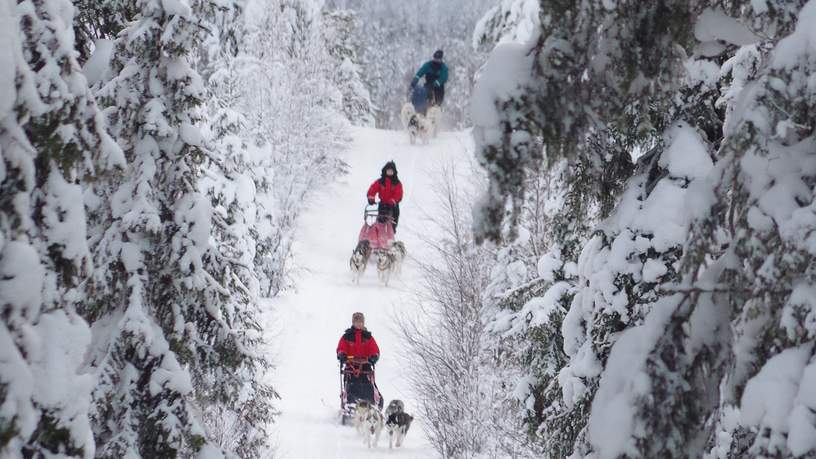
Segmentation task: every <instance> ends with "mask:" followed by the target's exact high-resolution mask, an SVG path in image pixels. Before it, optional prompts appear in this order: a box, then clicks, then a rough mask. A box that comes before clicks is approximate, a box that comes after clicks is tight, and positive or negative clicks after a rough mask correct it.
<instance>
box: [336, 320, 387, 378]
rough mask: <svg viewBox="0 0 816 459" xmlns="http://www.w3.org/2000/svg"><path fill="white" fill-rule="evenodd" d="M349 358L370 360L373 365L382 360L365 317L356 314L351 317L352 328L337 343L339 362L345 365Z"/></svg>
mask: <svg viewBox="0 0 816 459" xmlns="http://www.w3.org/2000/svg"><path fill="white" fill-rule="evenodd" d="M349 357H354V358H360V359H364V360H368V362H369V363H370V364H372V365H374V364H376V363H377V360H379V358H380V348H379V347H378V346H377V341H376V340H375V339H374V337H373V336H371V332H370V331H368V330H367V329H366V328H365V316H363V313H362V312H355V313H354V314H352V316H351V327H349V328H348V329H346V331H345V332H343V336H341V337H340V342H338V343H337V360H339V361H340V363H345V361H346V360H347V359H348V358H349Z"/></svg>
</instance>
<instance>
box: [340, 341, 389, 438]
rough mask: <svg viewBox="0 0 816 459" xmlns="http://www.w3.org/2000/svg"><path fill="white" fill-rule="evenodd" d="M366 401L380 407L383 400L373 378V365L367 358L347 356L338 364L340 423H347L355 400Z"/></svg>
mask: <svg viewBox="0 0 816 459" xmlns="http://www.w3.org/2000/svg"><path fill="white" fill-rule="evenodd" d="M361 400H366V401H368V402H369V403H370V404H371V405H372V406H375V407H378V408H379V409H382V405H383V400H382V396H381V395H380V390H379V389H378V388H377V383H376V381H375V379H374V366H373V365H371V364H370V363H369V362H368V360H366V359H360V358H354V357H352V356H349V357H348V360H347V361H346V362H345V364H343V363H341V364H340V423H341V424H342V425H348V424H350V423H351V420H352V418H353V417H354V412H355V411H356V409H357V402H359V401H361Z"/></svg>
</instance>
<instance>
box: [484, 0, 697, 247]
mask: <svg viewBox="0 0 816 459" xmlns="http://www.w3.org/2000/svg"><path fill="white" fill-rule="evenodd" d="M700 9H701V5H700V3H699V2H685V1H677V2H668V3H665V2H661V3H654V4H649V5H642V4H641V3H640V2H621V3H618V4H616V5H615V6H614V7H613V8H607V7H606V6H604V4H603V2H602V1H600V0H597V1H595V0H593V1H591V2H585V3H582V4H581V7H580V8H579V7H575V6H574V5H573V2H541V9H540V13H539V14H540V23H541V24H542V27H541V29H540V33H539V35H538V38H537V40H536V41H535V42H533V43H532V45H531V46H522V45H514V44H506V45H500V46H498V47H497V48H496V49H495V50H494V52H493V53H492V55H491V57H490V60H489V62H488V63H487V65H486V67H485V69H484V70H483V72H482V75H481V80H480V81H484V84H481V83H480V85H481V87H482V88H483V90H481V91H480V90H479V88H478V87H477V89H476V91H475V94H474V101H473V103H474V105H475V107H474V109H473V110H474V114H473V116H474V124H475V127H476V129H475V131H474V133H475V135H476V138H477V142H478V151H477V154H479V155H480V157H481V158H482V159H481V161H482V163H483V164H484V166H485V168H486V169H487V171H488V174H489V177H490V188H489V189H488V191H487V192H486V193H485V194H484V197H483V200H482V202H481V203H480V205H479V206H478V211H477V218H476V221H475V223H476V227H475V229H476V232H477V240H479V241H481V240H483V239H493V240H499V239H500V238H501V231H500V228H501V222H502V221H503V220H504V218H505V204H507V203H509V204H510V205H511V209H512V212H511V213H510V221H511V222H512V223H514V224H515V223H516V222H517V221H518V218H519V216H520V211H521V205H522V202H523V196H524V178H525V176H526V172H525V171H527V170H529V171H534V170H536V169H537V167H536V166H537V165H538V164H540V163H541V161H542V159H543V155H542V150H541V147H540V144H539V143H538V141H537V140H538V139H540V140H542V141H543V143H544V145H545V149H546V155H547V158H548V160H549V161H551V162H552V163H554V162H555V160H556V159H558V158H559V157H567V158H570V159H573V161H574V162H578V163H584V164H585V165H587V166H589V169H587V171H586V173H587V174H588V177H589V178H593V179H592V180H589V181H588V182H587V185H588V186H590V187H593V188H594V191H595V193H596V195H597V199H598V200H601V199H603V198H604V195H609V194H610V193H608V192H606V191H605V187H604V186H600V185H601V184H603V183H617V184H621V183H622V181H623V180H625V179H626V178H628V177H629V175H630V174H631V170H632V169H631V161H630V152H631V148H628V147H629V146H631V145H633V144H634V145H638V144H644V145H646V146H648V145H649V144H651V143H653V139H654V131H655V129H656V130H658V131H659V130H660V129H661V126H659V125H658V123H659V122H660V121H661V119H662V116H661V115H660V114H661V111H660V108H661V107H665V106H667V105H668V104H667V99H668V98H670V97H671V95H672V94H673V90H674V89H676V87H677V86H678V81H677V78H676V76H677V75H678V72H679V71H681V69H682V67H681V65H680V64H681V58H682V55H681V53H679V52H678V50H679V49H681V48H678V47H677V46H676V45H680V47H686V48H687V47H689V44H690V42H691V38H692V26H693V21H692V20H691V18H692V17H694V15H695V14H696V12H697V11H698V10H700ZM622 141H623V142H622ZM592 142H597V143H598V144H599V146H601V147H602V148H588V147H590V146H591V145H592ZM609 147H612V148H609ZM607 150H610V151H607ZM607 208H609V206H607Z"/></svg>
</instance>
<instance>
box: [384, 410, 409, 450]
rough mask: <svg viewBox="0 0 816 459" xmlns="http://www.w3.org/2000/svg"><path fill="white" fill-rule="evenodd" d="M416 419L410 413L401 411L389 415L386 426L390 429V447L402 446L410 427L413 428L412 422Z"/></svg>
mask: <svg viewBox="0 0 816 459" xmlns="http://www.w3.org/2000/svg"><path fill="white" fill-rule="evenodd" d="M413 420H414V418H413V416H411V415H410V414H408V413H406V412H404V411H399V412H396V413H392V414H391V415H390V416H388V418H387V420H386V422H385V427H386V429H388V447H389V448H393V447H395V446H396V447H397V448H399V447H401V446H402V442H403V441H405V436H406V435H407V434H408V429H410V428H411V422H412V421H413Z"/></svg>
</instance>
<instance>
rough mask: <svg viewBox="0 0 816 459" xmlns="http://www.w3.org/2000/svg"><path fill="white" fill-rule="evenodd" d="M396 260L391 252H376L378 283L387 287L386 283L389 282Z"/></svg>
mask: <svg viewBox="0 0 816 459" xmlns="http://www.w3.org/2000/svg"><path fill="white" fill-rule="evenodd" d="M395 263H396V260H395V258H394V254H393V253H391V250H390V249H389V250H380V251H378V252H377V275H378V277H379V278H380V282H381V283H382V284H383V285H385V286H386V287H388V281H389V280H391V273H392V272H393V271H394V264H395Z"/></svg>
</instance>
